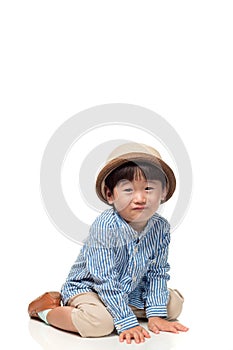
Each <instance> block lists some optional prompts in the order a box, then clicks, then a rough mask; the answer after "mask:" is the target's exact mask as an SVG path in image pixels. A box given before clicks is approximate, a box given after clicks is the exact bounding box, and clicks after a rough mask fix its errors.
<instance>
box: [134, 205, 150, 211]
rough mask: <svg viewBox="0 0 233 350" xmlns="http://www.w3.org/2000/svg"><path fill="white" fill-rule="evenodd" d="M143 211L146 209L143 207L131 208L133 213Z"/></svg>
mask: <svg viewBox="0 0 233 350" xmlns="http://www.w3.org/2000/svg"><path fill="white" fill-rule="evenodd" d="M145 209H147V207H145V206H138V207H134V208H133V210H135V211H142V210H145Z"/></svg>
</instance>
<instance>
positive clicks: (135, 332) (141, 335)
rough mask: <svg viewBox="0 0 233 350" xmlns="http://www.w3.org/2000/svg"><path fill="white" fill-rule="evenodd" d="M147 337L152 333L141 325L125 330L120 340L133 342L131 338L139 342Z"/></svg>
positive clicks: (128, 342)
mask: <svg viewBox="0 0 233 350" xmlns="http://www.w3.org/2000/svg"><path fill="white" fill-rule="evenodd" d="M145 338H150V334H149V333H148V332H147V330H145V328H143V327H141V326H136V327H133V328H130V329H127V330H126V331H123V332H122V333H121V334H120V336H119V340H120V342H123V341H124V340H126V343H127V344H131V339H134V340H135V342H136V343H137V344H139V343H141V342H144V341H145Z"/></svg>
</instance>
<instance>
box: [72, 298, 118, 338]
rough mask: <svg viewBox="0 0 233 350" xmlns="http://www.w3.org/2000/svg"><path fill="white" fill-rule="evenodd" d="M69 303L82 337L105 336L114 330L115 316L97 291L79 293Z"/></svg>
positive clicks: (75, 324) (73, 319) (73, 318)
mask: <svg viewBox="0 0 233 350" xmlns="http://www.w3.org/2000/svg"><path fill="white" fill-rule="evenodd" d="M69 305H70V306H72V307H74V308H73V310H72V311H71V318H72V322H73V325H74V326H75V328H76V329H77V330H78V332H79V334H80V335H81V336H82V337H103V336H105V335H108V334H110V333H112V331H113V330H114V323H113V318H112V316H111V315H110V313H109V312H108V311H107V309H106V307H105V305H104V304H103V303H102V301H101V300H100V298H99V297H98V295H97V294H96V293H93V292H88V293H83V294H78V295H76V296H75V297H74V298H72V299H71V301H70V302H69Z"/></svg>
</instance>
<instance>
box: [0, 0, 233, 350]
mask: <svg viewBox="0 0 233 350" xmlns="http://www.w3.org/2000/svg"><path fill="white" fill-rule="evenodd" d="M0 33H1V55H0V57H1V58H0V59H1V77H0V84H1V85H0V89H1V105H0V115H1V129H0V132H1V135H0V142H1V191H0V198H1V242H2V243H1V254H0V259H1V317H0V319H1V321H0V322H1V339H3V337H4V339H5V337H6V338H7V344H8V345H7V346H5V348H7V349H12V348H16V347H17V345H18V346H19V347H20V348H22V347H25V348H26V347H27V346H29V347H30V349H39V348H41V347H39V345H38V344H37V342H36V341H35V340H34V339H33V338H32V337H31V335H30V332H29V330H28V322H29V321H28V316H27V304H28V302H29V301H31V300H32V299H34V298H35V297H37V296H38V295H40V294H41V293H43V292H44V291H47V290H58V289H60V286H61V284H62V283H63V281H64V279H65V277H66V275H67V273H68V271H69V268H70V266H71V264H72V263H73V261H74V259H75V258H76V255H77V253H78V251H79V246H78V245H76V244H75V243H73V242H72V241H70V240H68V239H67V238H65V237H64V236H63V235H61V234H60V233H59V232H58V231H57V229H56V228H55V227H54V226H53V224H52V223H51V222H50V220H49V218H48V216H47V214H46V212H45V210H44V208H43V204H42V201H41V197H40V184H39V182H40V179H39V176H40V164H41V158H42V155H43V152H44V149H45V147H46V145H47V143H48V141H49V139H50V137H51V136H52V134H53V133H54V132H55V130H56V129H57V128H58V127H59V126H60V125H61V124H62V123H63V122H65V121H66V120H67V119H68V118H70V117H72V116H73V115H75V114H76V113H78V112H80V111H82V110H84V109H86V108H90V107H93V106H95V105H100V104H104V103H119V102H122V103H131V104H136V105H140V106H142V107H146V108H149V109H151V110H153V111H155V112H156V113H158V114H159V115H161V116H162V117H163V118H165V119H166V120H167V121H168V122H169V123H170V124H171V125H172V126H173V127H174V128H175V129H176V131H177V132H178V134H179V135H180V137H181V138H182V140H183V142H184V144H185V146H186V148H187V151H188V153H189V156H190V159H191V162H192V167H193V176H194V186H193V196H192V201H191V205H190V208H189V211H188V213H187V215H186V217H185V219H184V220H183V222H182V223H181V225H180V226H179V228H178V229H177V230H176V231H175V232H174V234H173V236H172V244H171V253H170V263H171V265H172V269H171V276H172V278H171V287H173V286H174V287H177V288H178V289H180V290H181V291H182V293H183V294H184V295H185V297H186V303H185V308H184V313H183V323H185V324H187V325H188V326H190V329H191V330H190V332H191V333H190V334H192V342H193V341H194V339H196V340H197V339H198V341H199V342H200V337H204V338H205V340H206V341H207V342H210V343H211V344H212V348H213V346H214V345H215V346H216V348H217V347H218V346H219V344H223V343H224V344H225V345H224V346H225V349H233V346H232V344H231V342H230V332H231V323H232V321H231V318H230V316H231V315H232V291H231V287H230V286H231V284H230V283H231V276H232V271H231V266H232V249H231V241H232V240H231V236H232V224H231V222H232V204H231V197H232V126H231V117H232V112H233V106H232V93H233V91H232V90H233V89H232V84H233V83H232V82H233V68H232V66H233V65H232V62H233V51H232V33H233V22H232V9H231V1H225V0H222V1H206V0H202V1H198V0H197V1H146V0H145V1H137V0H136V1H135V0H134V1H127V0H124V1H121V0H118V1H109V0H108V1H102V0H100V1H88V0H87V1H69V0H68V1H50V0H46V1H44V0H41V1H23V0H22V1H7V2H4V3H3V2H2V3H1V5H0ZM192 332H193V333H192ZM204 338H203V339H204ZM228 339H229V341H228ZM193 344H194V343H193ZM191 345H192V344H190V349H191ZM193 346H194V345H193ZM199 348H201V345H200V344H199ZM203 348H204V346H203Z"/></svg>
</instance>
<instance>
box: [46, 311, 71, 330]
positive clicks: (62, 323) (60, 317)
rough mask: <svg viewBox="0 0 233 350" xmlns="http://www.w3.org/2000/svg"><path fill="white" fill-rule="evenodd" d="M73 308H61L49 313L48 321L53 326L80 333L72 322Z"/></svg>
mask: <svg viewBox="0 0 233 350" xmlns="http://www.w3.org/2000/svg"><path fill="white" fill-rule="evenodd" d="M73 309H74V308H73V307H71V306H59V307H56V308H55V309H52V310H51V311H49V312H48V315H47V321H48V323H49V324H50V325H51V326H54V327H56V328H60V329H63V330H64V331H69V332H76V333H77V332H78V330H77V328H76V327H75V326H74V324H73V322H72V317H71V314H72V311H73Z"/></svg>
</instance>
